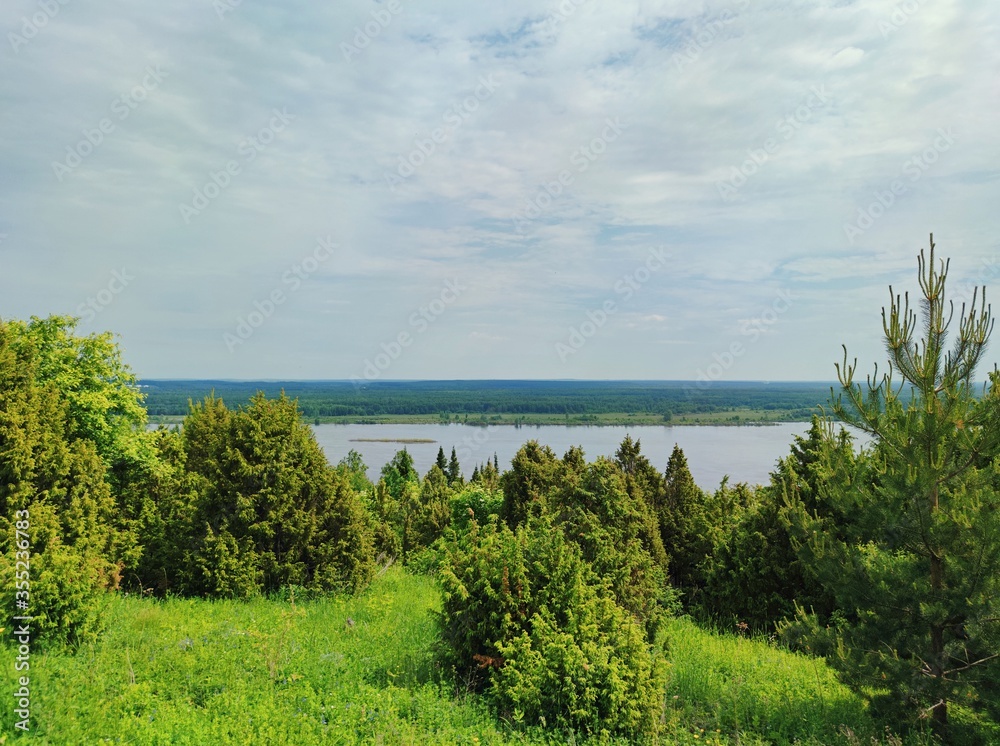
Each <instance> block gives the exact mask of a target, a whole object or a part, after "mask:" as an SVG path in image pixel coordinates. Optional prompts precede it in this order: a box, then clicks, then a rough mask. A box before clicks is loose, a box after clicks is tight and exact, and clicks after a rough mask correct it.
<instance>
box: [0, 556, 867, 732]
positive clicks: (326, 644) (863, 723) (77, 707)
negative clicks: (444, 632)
mask: <svg viewBox="0 0 1000 746" xmlns="http://www.w3.org/2000/svg"><path fill="white" fill-rule="evenodd" d="M439 603H440V598H439V593H438V590H437V588H436V585H435V583H434V581H433V580H431V579H429V578H426V577H421V576H414V575H411V574H408V573H406V572H405V571H404V570H401V569H398V568H391V569H390V570H389V571H388V572H386V573H385V575H383V576H382V577H381V578H379V579H378V580H377V581H376V582H375V584H374V585H373V586H372V587H371V588H370V589H369V590H368V592H366V593H365V594H363V595H362V596H359V597H355V598H325V599H317V600H311V601H307V602H305V603H296V604H295V605H294V606H293V605H292V604H291V603H289V602H288V601H279V600H268V599H260V600H256V601H251V602H245V603H244V602H236V601H203V600H183V599H169V600H166V601H154V600H151V599H141V598H136V597H118V598H115V599H114V600H113V601H112V603H111V605H110V614H109V615H110V619H111V623H110V624H109V625H108V629H107V631H106V632H105V633H104V634H103V635H102V636H101V637H100V638H99V639H98V640H97V641H96V642H95V643H93V644H91V645H86V646H83V647H82V648H80V649H79V650H77V651H76V652H71V651H67V650H61V649H56V650H50V651H34V652H32V655H31V670H30V672H29V673H30V677H31V685H30V687H31V695H32V721H31V726H32V730H31V731H30V733H29V734H28V735H26V736H25V735H22V734H20V733H19V732H18V731H15V730H14V727H13V719H14V716H13V708H12V707H11V705H10V703H11V702H12V701H13V696H12V693H13V691H14V687H13V675H14V672H13V666H12V665H11V664H10V663H5V664H4V665H5V666H6V667H7V671H8V675H7V676H5V677H4V678H3V682H2V686H0V696H2V698H3V702H4V706H3V708H2V711H0V726H2V730H0V743H22V742H32V743H51V744H77V743H87V744H101V743H106V744H112V743H122V744H168V743H169V744H191V745H192V746H194V745H198V746H201V745H202V744H220V745H224V744H234V745H238V746H245V745H246V744H282V743H286V744H320V743H334V744H362V743H364V744H379V743H383V744H507V743H523V744H542V743H553V744H556V743H566V742H567V739H568V736H567V735H564V734H552V733H545V732H543V731H541V730H540V729H534V730H530V729H529V730H527V731H514V730H511V729H509V728H506V727H505V726H504V725H503V724H502V723H499V722H498V721H497V720H496V719H495V718H494V716H493V715H492V714H491V712H490V711H489V709H488V708H487V707H486V706H485V704H484V703H483V701H482V700H481V699H480V698H478V697H475V696H460V697H456V696H455V694H454V691H453V688H452V687H451V686H450V685H448V684H447V683H442V681H443V677H442V676H441V675H440V672H439V671H437V670H436V668H435V663H434V657H433V654H432V645H433V642H434V639H435V628H434V621H433V617H432V615H431V611H432V610H434V609H436V608H438V607H439ZM666 642H667V645H668V650H669V656H670V658H671V678H670V683H669V687H668V691H667V692H666V701H667V707H666V709H665V713H664V717H665V726H664V727H665V733H664V737H663V738H662V739H660V740H659V743H665V744H666V743H680V744H704V743H708V744H742V745H750V744H765V743H772V742H775V743H792V742H793V741H794V739H796V738H798V739H800V740H799V742H800V743H802V744H819V743H850V741H849V740H846V739H844V738H842V737H841V736H839V731H838V726H839V725H840V724H841V723H845V724H848V725H850V726H851V727H852V729H853V730H854V731H855V732H856V733H859V734H865V733H868V732H872V733H874V731H875V729H874V727H873V726H872V724H871V723H869V722H868V721H867V717H866V715H865V713H864V706H863V704H862V703H861V701H860V700H859V699H857V698H856V697H854V695H852V694H850V693H849V692H847V690H846V689H844V688H843V687H842V686H840V685H839V684H838V683H837V682H836V681H835V680H834V679H833V676H832V674H831V673H830V671H829V670H828V669H827V668H826V667H825V666H824V665H823V664H822V663H821V662H818V661H814V660H811V659H808V658H804V657H802V656H795V655H791V654H787V653H783V652H781V651H778V650H775V649H773V648H770V647H768V646H767V645H766V644H764V643H761V642H751V641H747V640H741V639H738V638H734V637H725V636H719V635H713V634H711V633H708V632H704V631H702V630H700V629H698V628H697V627H695V626H694V625H693V624H692V623H690V622H688V621H685V620H675V621H672V622H670V623H669V625H668V627H667V628H666ZM2 655H3V656H4V659H5V660H6V661H8V662H10V661H13V658H14V650H13V648H12V647H11V645H10V640H9V637H8V638H7V639H6V640H5V641H4V643H3V646H2ZM864 743H865V744H869V743H871V742H870V741H869V740H864Z"/></svg>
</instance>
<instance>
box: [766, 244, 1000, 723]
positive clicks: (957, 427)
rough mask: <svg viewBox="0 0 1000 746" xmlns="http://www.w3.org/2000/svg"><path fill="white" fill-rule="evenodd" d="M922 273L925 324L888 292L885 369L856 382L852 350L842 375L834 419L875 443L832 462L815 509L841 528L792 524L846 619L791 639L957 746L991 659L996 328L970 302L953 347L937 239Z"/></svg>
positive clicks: (806, 625) (997, 538)
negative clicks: (982, 374) (829, 509)
mask: <svg viewBox="0 0 1000 746" xmlns="http://www.w3.org/2000/svg"><path fill="white" fill-rule="evenodd" d="M919 270H920V271H919V281H920V288H921V291H922V295H923V298H922V300H921V311H922V317H923V318H922V324H921V325H920V326H918V319H917V315H916V313H915V312H914V311H912V310H911V309H910V301H909V295H908V294H907V295H904V296H903V297H902V298H901V297H900V296H899V295H893V294H892V289H891V288H890V307H889V310H888V311H886V309H885V308H883V311H882V320H883V329H884V332H885V339H886V349H887V351H888V353H889V357H890V364H889V369H888V371H887V372H886V373H884V374H883V375H882V377H881V378H879V377H878V375H877V369H876V375H875V376H873V377H869V378H868V381H867V385H866V386H862V385H860V384H857V383H855V382H854V376H855V370H856V366H857V364H856V362H855V363H852V364H848V362H847V351H846V348H845V350H844V361H843V364H842V365H838V366H837V374H838V378H839V380H840V383H841V386H842V393H841V395H840V396H838V397H837V398H836V399H835V401H834V402H833V413H834V414H835V415H836V416H837V417H839V418H840V419H841V420H843V421H845V422H847V423H850V424H851V425H853V426H855V427H857V428H859V429H861V430H863V431H865V432H867V433H869V434H870V435H871V436H872V438H873V439H874V446H873V447H872V449H871V451H870V453H868V454H867V456H866V457H865V458H859V459H856V460H855V459H847V458H845V457H844V454H843V453H842V452H841V451H837V450H833V449H831V450H830V452H829V453H828V458H827V467H826V468H827V469H828V470H829V476H828V478H827V479H826V480H825V482H824V483H825V485H826V486H825V489H824V490H823V493H824V494H823V499H824V500H827V501H829V502H830V503H831V504H832V505H833V506H835V508H836V512H839V513H842V514H845V515H849V516H851V517H852V521H851V523H850V525H849V526H848V528H847V530H846V531H845V530H844V529H843V527H841V526H837V525H836V523H835V521H834V520H832V519H831V518H824V517H823V516H821V515H817V514H810V513H809V512H808V511H806V510H805V509H804V508H803V509H800V510H798V511H797V512H796V514H795V516H794V517H795V525H796V528H797V531H798V537H799V538H800V540H801V541H802V556H803V558H804V560H805V561H806V562H808V563H809V565H810V567H811V568H812V569H813V570H814V571H815V572H816V573H817V575H818V577H819V578H820V581H821V582H822V583H823V585H824V587H825V588H826V589H828V590H829V592H830V593H831V594H832V595H833V596H834V598H835V599H836V602H837V605H838V607H839V608H840V610H841V611H842V613H843V618H841V619H837V618H834V620H833V622H834V624H833V625H832V631H829V630H827V629H826V628H825V627H824V625H823V624H822V621H823V620H820V619H817V618H816V617H810V616H809V615H808V614H806V613H805V612H804V611H803V612H801V613H800V617H799V620H798V623H797V624H793V625H789V626H788V627H786V629H785V632H786V634H788V635H789V636H790V637H794V636H798V639H799V640H800V641H801V642H803V643H804V644H808V645H811V646H813V647H814V648H816V649H823V650H825V651H827V652H828V654H829V655H830V656H831V657H832V658H833V659H834V660H835V661H837V662H838V663H839V665H840V666H841V667H842V668H843V669H844V670H845V672H847V674H848V676H850V677H851V679H852V680H853V681H854V683H855V684H856V685H857V686H859V687H861V686H870V682H872V681H876V682H884V685H885V687H886V689H885V690H882V691H881V692H880V695H879V696H878V697H877V704H878V705H879V707H880V709H881V711H882V712H883V713H887V712H890V713H895V714H901V713H902V714H908V715H909V716H910V717H911V718H912V717H914V716H918V717H919V716H927V715H929V716H930V718H931V720H932V722H933V724H934V726H935V729H936V731H937V733H938V734H939V735H940V736H942V737H943V738H945V739H946V740H948V741H953V740H956V739H957V736H958V734H957V733H956V732H955V726H951V727H949V714H950V713H951V712H952V711H953V710H955V711H958V712H961V713H963V716H962V718H961V719H962V720H963V721H967V720H968V719H969V717H968V711H969V709H970V707H971V708H973V709H978V710H979V711H980V713H979V714H981V713H982V711H983V710H984V708H985V709H988V706H987V705H984V704H977V702H981V700H980V699H979V693H978V689H977V687H978V686H979V685H980V684H982V682H984V681H988V680H989V679H990V677H992V676H994V675H995V671H996V666H997V663H998V660H1000V659H998V656H1000V510H998V508H1000V490H998V486H1000V459H998V456H1000V427H998V425H997V423H998V421H1000V419H998V415H1000V388H998V385H1000V374H998V373H997V372H996V370H994V372H993V373H992V374H991V375H990V385H989V387H988V388H987V389H986V390H985V392H984V394H983V395H982V396H981V397H977V396H976V392H975V385H974V381H973V376H974V373H975V369H976V367H977V365H978V363H979V362H980V361H981V360H982V357H983V355H984V352H985V348H986V343H987V341H988V339H989V336H990V333H991V331H992V329H993V320H992V317H991V315H990V310H989V308H988V307H987V306H985V301H982V303H980V302H979V298H978V292H977V293H976V294H975V295H973V298H972V299H971V302H970V304H969V307H968V308H967V307H966V305H965V304H963V305H962V308H961V312H960V315H959V324H958V333H957V335H956V336H955V338H954V341H953V344H952V345H951V349H950V350H949V349H947V346H946V335H947V331H948V327H949V325H950V322H951V320H952V314H953V312H954V306H953V305H951V304H948V303H946V298H945V279H946V276H947V272H948V264H947V263H945V262H941V263H940V265H938V264H936V263H935V258H934V241H933V236H931V242H930V254H929V257H925V254H924V252H923V251H921V252H920V256H919ZM984 292H985V291H984ZM918 328H919V329H921V330H922V331H921V333H922V336H921V338H919V339H915V336H914V335H915V333H916V331H917V330H918ZM896 376H898V377H899V379H897V378H896ZM897 380H898V382H897ZM904 391H905V393H904ZM824 646H825V647H824ZM967 703H970V704H967Z"/></svg>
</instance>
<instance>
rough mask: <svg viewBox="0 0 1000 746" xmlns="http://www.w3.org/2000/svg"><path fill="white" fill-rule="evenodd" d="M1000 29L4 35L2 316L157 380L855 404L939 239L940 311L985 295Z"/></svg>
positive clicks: (73, 27) (931, 24) (607, 5)
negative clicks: (811, 392)
mask: <svg viewBox="0 0 1000 746" xmlns="http://www.w3.org/2000/svg"><path fill="white" fill-rule="evenodd" d="M998 21H1000V5H998V4H997V3H996V2H995V0H968V1H965V2H957V1H952V2H948V1H947V0H938V1H935V2H929V1H927V0H925V1H924V2H917V0H907V2H902V3H898V4H897V3H895V2H892V1H883V0H858V1H857V2H850V0H840V1H839V2H832V1H829V2H828V1H822V0H821V1H819V2H758V1H757V0H732V1H731V2H683V1H681V2H656V1H652V0H651V1H649V2H642V1H629V0H625V1H623V0H616V1H615V2H610V0H603V1H602V0H565V2H562V3H561V4H559V3H557V2H547V3H541V4H540V3H538V2H523V1H521V0H517V1H513V2H503V3H490V4H487V3H474V4H469V3H466V2H449V1H447V0H433V1H431V2H420V1H418V0H412V1H410V0H392V2H382V3H376V2H358V1H355V0H351V1H349V2H340V3H329V4H325V3H314V2H309V3H307V2H296V1H293V2H288V1H287V0H286V1H283V2H280V3H278V2H264V1H263V0H243V1H242V2H238V0H218V2H215V3H213V2H212V0H177V1H176V2H171V3H168V4H163V3H156V4H154V3H151V2H140V3H137V2H127V3H126V2H123V1H121V0H105V1H102V2H100V3H94V2H86V0H64V1H63V2H60V1H59V0H43V1H42V2H37V1H36V2H28V1H27V0H5V2H4V3H3V5H2V7H0V29H2V31H3V35H4V39H3V40H0V65H2V68H0V69H2V73H0V100H2V107H0V128H2V129H0V135H2V137H0V317H4V318H10V317H14V318H27V317H29V316H31V315H37V316H47V315H49V314H54V313H59V314H73V315H77V316H80V317H81V319H82V320H81V325H80V330H81V331H85V332H91V331H103V330H112V331H114V332H115V333H117V334H119V335H120V339H121V343H122V345H123V347H124V349H125V351H126V358H127V361H128V362H129V363H130V364H131V366H132V367H133V369H134V370H135V371H136V373H137V374H138V375H139V376H140V377H145V378H173V377H176V378H242V379H261V378H268V379H276V378H277V379H306V378H313V379H315V378H323V379H343V378H350V377H351V376H358V377H365V376H367V377H369V378H374V377H379V378H382V379H407V378H416V379H456V378H594V379H695V378H698V377H709V378H718V379H731V380H830V379H832V378H833V377H834V368H833V363H834V362H835V361H837V360H839V359H840V357H841V355H842V351H841V347H840V346H841V344H846V345H847V347H848V350H849V352H850V353H851V355H852V356H855V355H857V356H858V357H859V358H860V360H861V362H862V367H863V368H864V369H868V368H870V365H871V364H872V363H873V362H875V361H883V360H884V359H885V354H884V352H883V350H882V346H881V342H880V334H881V319H880V316H879V313H880V309H881V307H882V305H884V304H885V302H886V300H887V298H888V286H889V285H890V284H892V285H893V286H894V287H896V288H898V289H900V290H911V291H915V290H916V289H917V282H916V280H917V277H916V268H917V265H916V255H917V253H918V252H919V250H920V248H921V247H925V246H926V244H927V239H928V234H929V233H931V232H933V233H934V237H935V241H936V243H937V244H938V251H939V254H940V255H942V256H950V257H952V264H951V267H952V269H951V276H950V279H951V280H952V285H953V289H954V291H955V293H956V294H959V295H962V294H968V293H967V291H966V290H965V288H967V287H968V285H969V283H970V282H976V281H978V282H980V283H982V282H985V283H986V284H987V285H993V286H1000V209H998V201H1000V200H998V198H1000V134H998V133H1000V116H998V114H1000V44H998V43H997V39H998V38H1000V22H998ZM993 297H994V298H996V297H997V296H996V295H994V296H993ZM997 349H1000V348H996V346H995V347H994V351H993V353H992V354H990V355H989V356H988V360H989V361H990V362H991V363H992V362H993V361H994V360H996V359H1000V355H997V354H996V350H997Z"/></svg>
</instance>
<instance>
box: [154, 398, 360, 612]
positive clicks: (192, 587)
mask: <svg viewBox="0 0 1000 746" xmlns="http://www.w3.org/2000/svg"><path fill="white" fill-rule="evenodd" d="M183 442H184V453H183V455H182V456H178V458H179V459H181V460H182V462H183V465H184V469H185V470H186V472H187V473H188V474H189V475H192V477H191V479H192V481H191V482H188V483H187V484H189V485H193V486H195V487H196V489H197V496H196V497H195V498H194V504H193V505H188V504H187V501H186V499H185V498H184V497H180V498H179V500H180V502H179V503H177V502H175V503H173V504H171V503H170V502H169V501H168V502H167V503H165V504H164V508H165V509H166V510H168V511H170V514H171V515H172V516H173V519H172V521H173V522H172V521H171V520H165V522H164V530H165V531H166V532H167V533H168V534H169V536H170V537H172V541H164V542H163V544H162V550H161V553H160V555H159V556H158V557H150V558H149V559H148V561H147V565H148V567H147V571H148V572H151V573H152V574H153V575H154V576H156V575H157V574H159V573H161V572H162V573H163V574H166V573H167V572H168V567H167V565H168V563H170V562H172V561H174V560H175V558H176V557H177V556H178V555H180V556H181V557H182V560H181V562H180V567H179V568H177V569H176V570H175V572H176V573H177V578H176V580H177V585H176V587H175V590H177V591H179V592H181V593H190V594H195V595H206V596H225V597H237V598H242V597H247V596H252V595H255V594H257V593H270V592H274V591H277V590H279V589H280V588H282V587H284V586H302V587H304V588H309V589H313V590H334V589H341V590H349V591H356V590H358V589H360V588H361V587H362V586H364V585H365V584H367V582H368V581H369V580H370V579H371V576H372V573H373V571H374V557H373V546H372V536H371V532H370V530H369V526H368V523H367V521H366V519H365V515H364V512H363V506H362V502H361V498H360V497H359V496H358V494H357V493H356V492H355V491H354V490H353V489H352V487H351V482H350V477H349V475H348V474H346V473H345V472H344V470H337V469H333V468H332V467H331V466H330V465H329V464H328V462H327V460H326V456H325V455H324V454H323V451H322V449H321V448H320V446H319V445H318V444H317V443H316V439H315V437H314V436H313V434H312V432H311V430H310V429H309V428H308V426H306V425H305V424H303V423H302V421H301V419H300V416H299V412H298V408H297V406H296V404H295V402H294V401H292V400H290V399H288V398H287V397H284V396H282V397H280V398H279V399H267V398H265V397H264V396H263V395H258V396H256V397H254V399H252V400H251V402H250V404H249V405H248V406H246V407H242V408H240V409H238V410H236V411H230V410H229V409H227V408H226V406H225V404H224V403H223V402H222V401H221V400H219V399H214V398H212V397H210V398H208V399H206V401H205V402H204V403H200V404H197V405H195V406H194V407H193V408H192V411H191V414H190V415H189V416H188V418H187V419H186V420H185V422H184V431H183ZM184 484H185V483H184V482H183V481H182V483H181V484H180V485H179V486H181V487H182V488H183V487H184Z"/></svg>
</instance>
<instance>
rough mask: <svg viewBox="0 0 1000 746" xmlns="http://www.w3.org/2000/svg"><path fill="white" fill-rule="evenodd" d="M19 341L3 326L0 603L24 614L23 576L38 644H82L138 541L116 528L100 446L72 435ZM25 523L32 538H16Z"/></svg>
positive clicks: (55, 396) (54, 394) (62, 409)
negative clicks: (17, 581)
mask: <svg viewBox="0 0 1000 746" xmlns="http://www.w3.org/2000/svg"><path fill="white" fill-rule="evenodd" d="M15 339H16V338H15V336H14V335H13V334H12V332H11V327H10V326H9V325H7V324H5V323H3V322H0V603H2V606H3V609H4V614H5V615H7V616H8V617H9V616H10V615H15V614H17V611H16V606H15V596H16V591H17V586H16V585H15V573H23V574H20V575H18V576H17V577H20V578H22V579H23V578H24V577H25V576H27V577H28V578H29V580H28V581H27V585H28V586H29V590H30V596H29V601H28V604H29V605H28V609H27V610H26V611H24V612H22V613H21V615H22V616H23V615H27V616H33V617H34V622H33V630H34V634H33V641H34V642H36V643H44V642H46V641H53V640H54V641H59V640H63V641H69V642H78V641H82V640H86V639H89V638H90V637H91V636H92V635H93V634H94V632H95V631H96V630H97V628H98V626H99V622H100V619H99V613H98V612H99V609H100V605H101V600H102V596H103V594H104V591H105V589H107V588H113V587H115V586H117V584H118V581H119V577H120V572H121V568H122V566H123V564H124V559H125V558H126V557H128V556H129V555H130V553H131V551H132V546H133V539H132V537H130V536H128V535H126V534H124V533H123V532H121V531H119V530H118V529H117V528H116V526H115V522H114V517H115V504H114V500H113V498H112V495H111V492H110V488H109V486H108V483H107V481H106V479H105V466H104V463H103V462H102V461H101V459H100V458H98V456H97V454H96V452H95V450H94V445H93V444H92V443H91V442H90V441H87V440H82V439H73V438H72V436H71V435H70V432H71V429H72V425H71V423H70V420H69V417H68V415H67V404H66V402H65V400H64V399H62V398H61V397H60V395H59V392H58V391H57V390H56V388H55V386H54V385H53V384H51V383H50V384H47V385H45V386H42V385H40V384H39V383H38V382H37V381H38V377H37V375H36V373H35V366H36V364H37V361H36V359H35V351H34V349H33V348H32V347H30V346H25V345H17V344H15V343H14V340H15ZM19 511H26V513H20V512H19ZM18 521H22V523H21V525H20V528H21V529H23V531H24V533H25V534H26V536H27V538H24V537H23V536H22V537H21V538H20V539H18V538H17V535H16V533H15V531H16V529H17V528H18ZM22 543H24V544H26V545H24V546H22ZM16 552H21V554H16ZM19 561H20V562H21V565H20V566H19V565H18V564H17V563H18V562H19ZM24 587H25V586H24V585H23V584H22V587H21V589H22V590H23V589H24ZM17 598H21V599H22V600H23V599H24V596H23V595H19V596H17Z"/></svg>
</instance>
